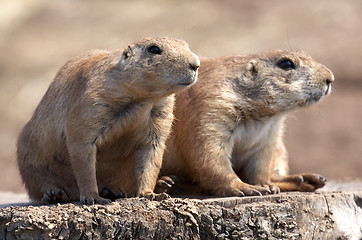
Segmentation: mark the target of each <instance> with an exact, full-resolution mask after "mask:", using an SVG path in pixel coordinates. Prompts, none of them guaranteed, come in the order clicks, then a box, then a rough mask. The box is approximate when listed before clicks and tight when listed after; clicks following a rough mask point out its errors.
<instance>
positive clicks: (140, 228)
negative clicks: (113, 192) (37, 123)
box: [0, 191, 362, 240]
mask: <svg viewBox="0 0 362 240" xmlns="http://www.w3.org/2000/svg"><path fill="white" fill-rule="evenodd" d="M361 238H362V191H349V192H344V193H342V192H319V193H282V194H278V195H270V196H263V197H245V198H237V197H231V198H205V199H188V198H171V199H166V200H163V201H160V202H156V201H148V200H146V199H141V198H129V199H122V200H118V201H117V202H114V203H112V204H110V205H93V206H82V205H79V204H73V203H69V204H58V205H51V206H35V205H30V206H9V207H6V208H1V209H0V239H341V240H342V239H361Z"/></svg>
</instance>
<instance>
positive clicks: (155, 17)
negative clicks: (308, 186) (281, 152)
mask: <svg viewBox="0 0 362 240" xmlns="http://www.w3.org/2000/svg"><path fill="white" fill-rule="evenodd" d="M361 12H362V1H359V0H354V1H352V0H350V1H349V0H347V1H328V0H321V1H313V0H306V1H279V0H278V1H267V0H263V1H251V0H249V1H237V0H235V1H231V0H226V1H225V0H224V1H218V0H213V1H206V0H205V1H195V0H194V1H189V0H185V1H176V0H159V1H146V0H144V1H138V0H136V1H119V0H114V1H80V0H63V1H46V0H18V1H13V0H2V1H1V2H0V53H1V54H0V149H1V152H0V176H1V178H0V190H6V191H17V192H21V191H24V189H23V186H22V184H21V181H20V177H19V175H18V173H17V169H16V164H15V151H16V147H15V145H16V138H17V135H18V133H19V131H20V130H21V128H22V127H23V125H24V124H25V123H26V121H28V120H29V118H30V116H31V114H32V112H33V111H34V108H35V107H36V105H37V104H38V103H39V101H40V99H41V97H42V95H43V94H44V92H45V90H46V89H47V87H48V85H49V83H50V81H51V80H52V78H53V77H54V75H55V73H56V71H57V70H58V69H59V68H60V66H61V65H62V64H64V63H65V62H66V61H67V60H68V59H69V58H70V57H72V56H75V55H78V54H79V53H81V52H84V51H86V50H89V49H94V48H100V49H109V50H112V49H117V48H123V47H126V46H127V44H128V43H131V42H133V41H136V40H139V39H141V38H143V37H145V36H173V37H179V38H184V39H186V40H187V41H188V43H189V45H190V47H191V49H192V50H193V51H194V52H195V53H197V54H199V55H202V56H207V57H214V56H223V55H231V54H249V53H256V52H262V51H267V50H272V49H276V48H279V49H303V50H305V51H306V52H308V53H310V54H311V55H312V56H313V57H314V58H315V59H316V60H318V61H320V62H322V63H323V64H325V65H326V66H328V67H329V68H330V69H331V70H332V71H333V72H334V74H335V78H336V82H335V84H334V88H333V92H332V95H331V96H329V97H328V98H327V99H325V101H323V102H322V103H320V104H318V105H316V106H313V107H310V108H306V109H302V110H300V111H299V112H296V113H295V114H293V116H292V117H291V118H290V119H289V121H288V125H287V131H286V144H287V148H288V150H289V155H290V166H291V171H292V172H304V171H311V172H318V173H322V174H324V175H325V176H326V177H327V178H330V179H340V178H347V177H352V178H355V177H362V174H361V172H362V159H361V157H362V123H361V122H362V121H361V119H362V77H361V73H362V61H361V59H362V24H361V22H362V14H361Z"/></svg>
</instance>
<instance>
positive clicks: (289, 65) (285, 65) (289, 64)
mask: <svg viewBox="0 0 362 240" xmlns="http://www.w3.org/2000/svg"><path fill="white" fill-rule="evenodd" d="M278 67H280V68H281V69H283V70H289V69H295V64H294V63H293V61H292V60H290V59H282V60H281V61H279V62H278Z"/></svg>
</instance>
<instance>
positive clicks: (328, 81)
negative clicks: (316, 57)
mask: <svg viewBox="0 0 362 240" xmlns="http://www.w3.org/2000/svg"><path fill="white" fill-rule="evenodd" d="M332 82H334V75H333V73H331V75H330V76H328V77H327V78H326V83H327V84H331V83H332Z"/></svg>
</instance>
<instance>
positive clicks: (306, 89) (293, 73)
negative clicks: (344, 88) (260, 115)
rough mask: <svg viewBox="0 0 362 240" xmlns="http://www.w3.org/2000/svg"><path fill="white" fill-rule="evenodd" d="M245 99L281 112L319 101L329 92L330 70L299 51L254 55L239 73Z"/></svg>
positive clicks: (331, 78) (331, 80) (332, 77)
mask: <svg viewBox="0 0 362 240" xmlns="http://www.w3.org/2000/svg"><path fill="white" fill-rule="evenodd" d="M243 75H244V76H243V82H242V84H241V85H242V86H243V88H248V89H250V90H251V91H250V90H249V94H247V95H248V97H249V98H250V99H252V100H256V101H258V102H259V103H260V101H262V102H264V103H266V105H268V106H269V108H270V109H271V110H273V111H274V112H283V111H288V110H292V109H296V108H297V107H301V106H306V105H309V104H313V103H315V102H317V101H319V100H320V99H321V98H323V97H324V96H327V95H329V93H330V92H331V83H332V82H333V81H334V76H333V73H332V72H331V70H329V69H328V68H327V67H325V66H324V65H322V64H320V63H318V62H316V61H314V60H313V59H312V58H311V57H310V56H309V55H307V54H306V53H305V52H303V51H282V50H277V51H273V52H268V53H265V54H260V55H254V56H253V57H252V58H251V59H250V60H249V61H248V62H247V64H246V68H245V69H244V73H243Z"/></svg>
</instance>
